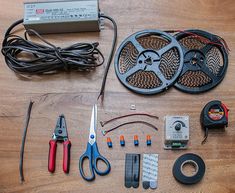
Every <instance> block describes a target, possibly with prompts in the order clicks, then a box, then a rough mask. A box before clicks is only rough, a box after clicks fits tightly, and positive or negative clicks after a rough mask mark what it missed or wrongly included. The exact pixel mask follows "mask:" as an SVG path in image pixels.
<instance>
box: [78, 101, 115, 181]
mask: <svg viewBox="0 0 235 193" xmlns="http://www.w3.org/2000/svg"><path fill="white" fill-rule="evenodd" d="M96 125H97V105H96V104H95V105H94V106H93V108H92V115H91V124H90V134H89V139H88V143H87V149H86V151H85V153H84V154H83V155H82V156H81V157H80V160H79V171H80V174H81V176H82V177H83V179H84V180H86V181H92V180H94V179H95V172H96V174H98V175H100V176H104V175H107V174H108V173H109V172H110V170H111V166H110V163H109V161H108V160H107V159H106V158H105V157H103V156H102V155H100V153H99V150H98V146H97V143H96V132H95V130H96ZM85 159H88V161H89V168H90V175H85V173H84V168H83V163H84V161H85ZM98 161H100V162H103V163H104V164H105V165H106V169H105V170H104V171H101V170H99V169H98V167H97V164H98Z"/></svg>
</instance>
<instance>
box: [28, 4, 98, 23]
mask: <svg viewBox="0 0 235 193" xmlns="http://www.w3.org/2000/svg"><path fill="white" fill-rule="evenodd" d="M24 9H25V15H24V22H35V21H39V22H47V23H48V22H50V21H51V22H56V21H58V22H62V21H73V20H75V21H78V20H97V18H98V9H99V8H98V2H97V0H90V1H89V0H88V1H54V2H53V1H51V2H35V3H25V4H24Z"/></svg>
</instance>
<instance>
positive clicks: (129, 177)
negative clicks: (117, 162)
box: [125, 154, 140, 188]
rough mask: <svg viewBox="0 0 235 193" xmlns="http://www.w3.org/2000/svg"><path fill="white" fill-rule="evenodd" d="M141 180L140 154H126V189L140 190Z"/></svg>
mask: <svg viewBox="0 0 235 193" xmlns="http://www.w3.org/2000/svg"><path fill="white" fill-rule="evenodd" d="M139 179H140V154H126V162H125V187H127V188H131V187H133V188H138V187H139Z"/></svg>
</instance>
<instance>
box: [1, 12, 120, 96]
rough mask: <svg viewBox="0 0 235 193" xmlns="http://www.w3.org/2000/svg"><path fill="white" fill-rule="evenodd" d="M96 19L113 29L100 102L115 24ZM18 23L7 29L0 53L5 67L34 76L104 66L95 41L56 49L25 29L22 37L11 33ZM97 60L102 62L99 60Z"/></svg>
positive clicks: (114, 38)
mask: <svg viewBox="0 0 235 193" xmlns="http://www.w3.org/2000/svg"><path fill="white" fill-rule="evenodd" d="M99 17H101V18H104V19H107V20H109V21H111V22H112V24H113V28H114V37H113V42H112V47H111V51H110V55H109V58H108V61H107V64H106V68H105V72H104V77H103V80H102V85H101V89H100V92H99V96H98V99H99V98H100V97H101V96H102V99H103V95H104V90H105V84H106V79H107V75H108V71H109V68H110V65H111V63H112V59H113V55H114V51H115V47H116V42H117V24H116V22H115V21H114V19H113V18H111V17H109V16H107V15H100V16H99ZM21 23H23V19H20V20H18V21H16V22H14V23H13V24H12V25H11V26H10V27H9V28H8V29H7V31H6V33H5V37H4V40H3V43H2V50H1V51H2V54H3V55H4V57H5V61H6V64H7V65H8V67H9V68H10V69H11V70H13V71H14V72H15V73H17V74H26V75H38V74H47V73H55V72H58V71H62V70H66V71H69V70H92V69H93V68H96V67H98V66H100V65H102V64H103V63H104V56H103V54H102V53H101V52H100V50H99V49H98V46H99V43H98V42H95V43H75V44H73V45H71V46H69V47H66V48H60V47H56V46H55V45H53V44H51V43H50V42H48V41H47V40H45V39H44V38H43V37H42V36H41V35H40V34H38V33H37V32H36V31H34V30H26V31H25V33H24V38H22V37H20V36H17V35H14V34H12V33H11V31H12V30H13V28H15V27H16V26H17V25H19V24H21ZM29 34H34V35H35V36H36V37H37V38H38V39H39V40H41V41H42V42H43V43H44V44H39V43H36V42H33V41H30V40H28V35H29ZM25 54H27V55H25ZM21 55H25V56H26V58H27V59H25V58H21ZM27 56H29V57H27ZM99 58H101V59H102V60H101V61H99Z"/></svg>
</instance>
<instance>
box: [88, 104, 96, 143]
mask: <svg viewBox="0 0 235 193" xmlns="http://www.w3.org/2000/svg"><path fill="white" fill-rule="evenodd" d="M96 124H97V105H96V104H95V105H94V106H93V108H92V114H91V124H90V135H89V143H90V144H91V145H92V144H93V143H94V142H95V139H96V133H95V130H96Z"/></svg>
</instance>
